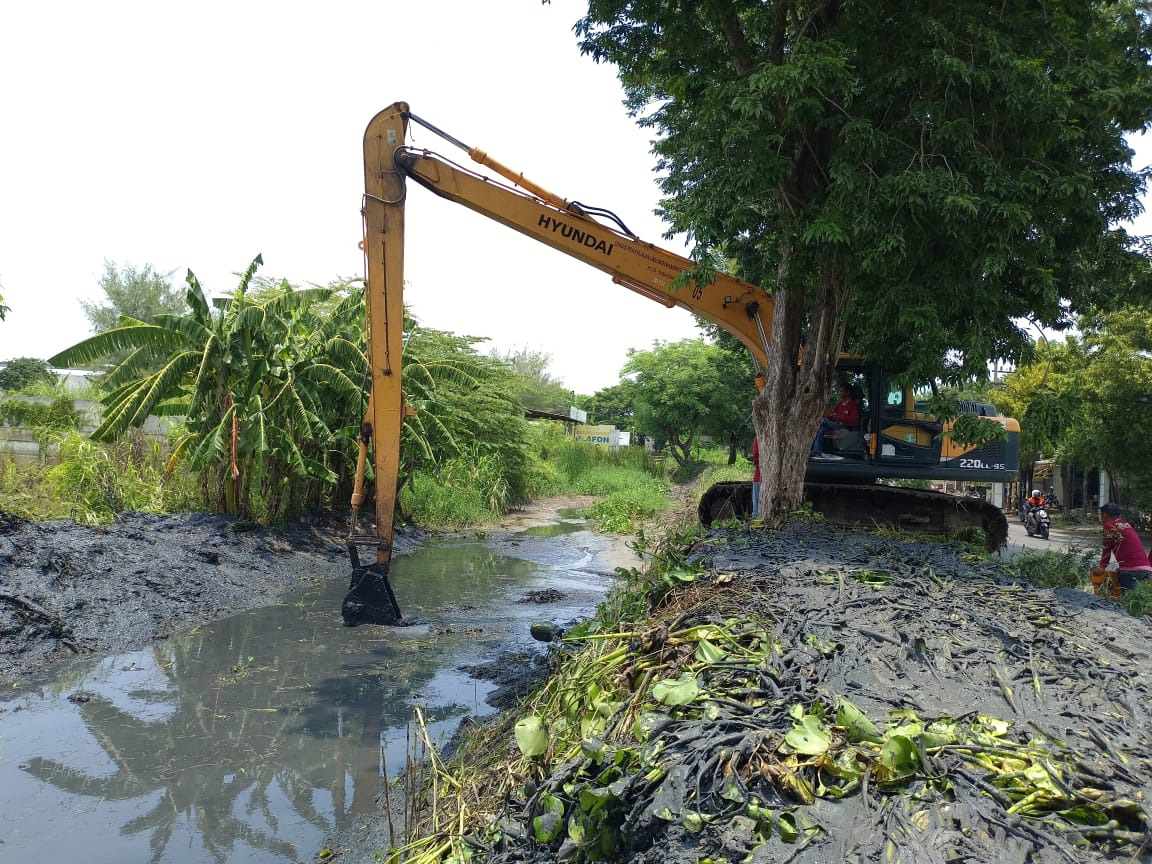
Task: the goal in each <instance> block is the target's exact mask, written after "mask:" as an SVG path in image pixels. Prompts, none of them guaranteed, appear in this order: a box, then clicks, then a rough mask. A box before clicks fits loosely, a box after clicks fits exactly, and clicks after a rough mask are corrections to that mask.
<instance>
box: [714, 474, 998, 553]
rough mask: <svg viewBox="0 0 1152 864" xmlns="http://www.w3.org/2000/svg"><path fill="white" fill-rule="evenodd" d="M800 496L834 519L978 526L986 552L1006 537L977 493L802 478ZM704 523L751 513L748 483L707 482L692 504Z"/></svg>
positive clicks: (933, 527)
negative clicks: (696, 502) (804, 480)
mask: <svg viewBox="0 0 1152 864" xmlns="http://www.w3.org/2000/svg"><path fill="white" fill-rule="evenodd" d="M804 500H805V501H810V502H812V509H813V510H815V511H816V512H818V513H821V514H823V516H824V518H825V519H827V520H828V521H829V522H831V523H832V524H834V525H849V526H852V525H866V526H875V525H888V526H891V527H894V528H900V529H903V530H906V531H918V532H922V533H925V534H942V535H959V536H963V535H964V534H965V533H970V532H972V530H973V529H980V531H982V532H983V536H984V540H985V543H986V545H987V547H988V550H989V551H990V552H994V551H995V550H997V549H1000V548H1001V547H1003V546H1004V545H1005V544H1006V543H1007V542H1008V519H1007V517H1006V516H1005V515H1004V512H1003V511H1002V510H1000V508H998V507H995V506H993V505H992V504H989V503H988V502H986V501H982V500H980V499H979V498H958V497H955V496H953V495H947V494H945V493H943V492H930V491H927V490H921V489H904V488H901V487H897V486H879V485H874V484H855V483H805V484H804ZM697 513H698V515H699V517H700V524H702V525H704V526H705V527H707V526H710V525H711V524H712V523H713V522H718V521H720V520H722V519H731V518H737V519H746V518H748V517H749V516H750V515H751V514H752V484H751V483H750V482H747V481H737V480H732V481H727V482H723V483H717V484H716V485H714V486H712V487H711V488H709V489H708V490H707V491H706V492H705V493H704V494H703V495H702V496H701V498H700V504H699V507H698V508H697Z"/></svg>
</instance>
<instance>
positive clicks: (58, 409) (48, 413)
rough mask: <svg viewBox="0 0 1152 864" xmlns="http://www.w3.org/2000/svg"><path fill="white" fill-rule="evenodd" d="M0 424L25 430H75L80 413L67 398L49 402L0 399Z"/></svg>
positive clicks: (58, 398) (62, 397)
mask: <svg viewBox="0 0 1152 864" xmlns="http://www.w3.org/2000/svg"><path fill="white" fill-rule="evenodd" d="M0 424H3V425H8V426H22V427H24V428H26V429H43V430H52V429H75V428H77V427H79V425H80V412H79V411H77V410H76V408H75V402H74V401H73V400H72V399H71V398H70V397H67V396H60V397H57V398H55V399H53V400H52V401H51V402H42V401H33V400H31V399H20V398H9V399H0Z"/></svg>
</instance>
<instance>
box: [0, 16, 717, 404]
mask: <svg viewBox="0 0 1152 864" xmlns="http://www.w3.org/2000/svg"><path fill="white" fill-rule="evenodd" d="M585 8H586V7H585V5H584V4H583V3H581V2H578V0H553V2H552V3H551V5H547V6H544V5H541V3H540V2H539V0H483V2H477V0H424V2H418V0H409V2H404V3H399V2H395V0H364V2H361V0H330V2H327V3H324V4H317V3H309V4H304V3H292V2H283V0H281V2H275V3H273V2H263V0H261V2H255V0H243V2H241V0H230V2H218V0H201V2H197V3H191V4H172V3H158V2H155V0H150V2H124V0H108V2H103V3H93V2H90V0H85V2H78V0H62V2H54V3H48V2H46V3H36V2H24V3H5V4H3V6H2V7H0V80H2V81H3V82H4V84H3V87H0V129H2V130H3V131H2V132H0V285H2V286H3V288H2V289H0V294H3V296H4V297H5V299H6V302H7V303H8V305H9V306H10V307H11V308H12V311H11V312H10V313H9V315H8V319H7V321H6V322H3V323H0V359H9V358H12V357H18V356H32V357H48V356H51V355H52V354H54V353H56V352H57V351H59V350H61V349H63V348H66V347H68V346H69V345H72V344H74V343H75V342H78V341H79V340H81V339H83V338H85V337H87V336H88V335H89V332H90V331H89V327H88V322H87V319H86V318H85V317H84V315H83V312H82V310H81V308H80V305H79V302H78V301H79V300H80V299H90V300H93V299H101V298H102V295H101V292H100V291H99V287H98V282H99V278H100V275H101V273H102V272H103V269H104V260H105V259H106V258H107V259H109V260H111V261H114V262H115V263H116V264H117V265H119V266H123V265H126V264H134V265H137V266H142V265H144V264H152V265H153V266H154V267H155V268H156V269H157V270H158V271H160V272H167V271H170V270H174V271H176V272H175V274H174V277H173V278H174V282H175V283H176V284H177V285H181V286H182V284H183V279H184V274H185V271H186V270H187V269H188V268H191V269H192V270H193V271H194V272H195V273H196V275H197V276H198V277H199V279H200V282H201V284H202V285H204V287H205V289H206V290H208V291H210V292H214V293H224V292H226V291H228V290H230V289H231V288H233V287H235V285H236V281H237V280H236V277H235V276H234V275H233V274H235V273H237V272H239V271H241V270H243V269H244V268H245V267H246V266H247V264H248V262H249V261H251V259H252V258H253V257H254V256H255V255H256V254H257V253H262V254H263V256H264V262H265V263H264V266H263V267H262V268H261V270H260V273H261V274H262V275H264V276H271V277H276V278H280V277H284V278H287V279H289V280H291V281H293V282H296V283H299V284H307V283H326V282H328V281H330V280H331V279H333V278H335V277H337V276H357V275H361V274H362V268H363V260H362V256H361V253H360V251H359V250H358V249H357V243H358V242H359V240H360V196H361V192H362V180H361V177H362V173H361V171H362V165H361V162H362V157H361V137H362V135H363V132H364V128H365V126H366V125H367V124H368V121H369V120H370V119H371V118H372V116H373V115H374V114H375V113H376V112H377V111H379V110H380V109H382V108H385V107H387V106H388V105H390V104H391V103H392V102H395V101H399V100H404V101H407V102H409V103H410V104H411V106H412V111H413V112H414V113H416V114H418V115H420V116H421V117H423V118H425V119H427V120H428V121H430V122H432V123H434V124H436V125H437V126H439V127H440V128H442V129H444V130H445V131H447V132H448V133H450V134H452V135H454V136H455V137H457V138H459V139H461V140H463V141H465V142H466V143H468V144H470V145H472V146H477V147H480V148H482V149H485V150H487V151H488V153H489V154H490V155H491V156H493V157H494V158H496V159H499V160H500V161H502V162H504V163H505V164H508V165H510V166H512V167H514V168H516V169H517V170H519V171H523V172H524V174H525V175H526V176H527V177H529V178H531V179H532V180H534V181H536V182H537V183H539V184H541V185H542V186H544V187H546V188H548V189H550V190H551V191H554V192H556V193H557V194H559V195H561V196H563V197H565V198H575V199H579V200H581V201H583V202H585V203H588V204H593V205H597V206H602V207H606V208H608V209H610V210H613V211H615V212H616V213H617V214H618V215H620V217H621V218H622V219H623V220H624V221H625V223H627V224H628V225H629V227H631V228H632V230H634V231H636V232H637V233H638V234H639V235H640V236H641V237H643V238H644V239H646V240H650V241H652V242H656V243H659V244H661V245H665V246H668V247H669V248H674V249H676V250H677V251H680V252H683V251H684V248H683V244H681V243H668V242H667V241H662V240H661V239H660V235H661V234H662V232H663V230H664V229H663V224H662V223H661V222H660V220H659V219H658V218H657V217H656V216H654V215H653V213H652V211H653V209H654V208H655V206H656V204H657V202H658V200H659V198H660V192H659V189H658V187H657V185H656V176H655V174H654V173H653V166H654V162H655V160H654V158H653V157H652V156H651V154H650V152H649V146H648V142H649V139H650V137H651V135H650V133H649V132H647V131H645V130H641V129H638V128H637V127H636V125H635V123H634V122H633V121H632V120H631V119H630V118H628V116H627V115H626V113H625V111H624V108H623V106H622V104H621V91H620V87H619V84H618V83H617V80H616V77H615V70H614V68H612V67H607V66H597V65H596V64H594V63H593V62H592V61H591V60H590V59H588V58H584V57H581V56H580V53H579V50H578V48H577V43H576V37H575V35H574V34H573V33H572V29H571V28H572V25H573V24H574V23H575V22H576V20H577V19H578V18H579V17H580V15H581V13H582V12H583V11H584V9H585ZM414 143H415V144H416V145H417V146H428V147H431V148H433V149H437V150H439V151H440V152H444V153H446V154H449V155H452V158H456V156H455V154H454V152H453V151H452V148H449V147H447V145H444V146H441V144H440V142H439V139H436V138H435V137H434V136H432V135H431V134H430V133H427V132H425V131H424V130H422V129H420V128H419V127H416V128H415V139H414ZM459 156H460V157H461V160H462V161H467V157H466V156H465V155H464V154H463V153H460V154H459ZM409 188H410V195H409V198H408V201H409V204H408V213H407V250H406V256H405V259H406V260H405V263H406V281H407V282H408V289H407V291H406V298H405V299H406V300H407V302H408V303H409V305H410V306H411V308H412V309H413V311H414V312H415V314H416V316H417V317H418V318H419V319H420V320H421V321H422V322H423V323H424V324H425V325H427V326H430V327H435V328H438V329H442V330H448V331H451V332H454V333H458V334H461V335H464V334H467V335H475V336H486V337H489V338H490V339H491V343H492V345H494V346H495V347H497V348H498V349H500V350H502V351H504V350H511V349H515V348H519V347H524V346H527V347H529V348H531V349H533V350H542V351H545V352H547V353H549V354H551V355H552V358H553V362H552V365H551V367H550V372H551V373H552V374H553V375H554V376H556V377H558V378H561V379H562V380H563V381H564V382H565V384H566V386H568V387H569V388H570V389H574V390H576V391H578V392H581V393H592V392H594V391H595V390H598V389H600V388H602V387H606V386H610V385H612V384H614V383H616V381H617V380H618V376H619V370H620V367H621V366H622V365H623V364H624V362H625V360H626V352H627V349H628V348H630V347H635V348H641V349H644V348H648V347H650V346H651V344H652V341H653V340H654V339H667V340H676V339H682V338H686V337H693V336H695V335H697V331H696V329H695V327H694V324H693V319H692V316H691V315H689V314H688V313H687V312H685V311H683V310H680V309H672V310H670V309H666V308H664V307H663V306H661V305H659V304H656V303H653V302H652V301H650V300H645V299H643V298H641V297H638V296H636V295H634V294H632V293H631V292H629V291H627V290H626V289H624V288H621V287H619V286H617V285H614V284H613V283H612V282H611V280H610V279H609V278H608V277H607V276H605V275H604V274H602V273H600V272H599V271H597V270H594V269H592V268H590V267H588V266H587V265H584V264H580V263H579V262H576V261H574V260H571V259H569V258H567V257H566V256H564V255H562V254H560V253H558V252H555V251H554V250H552V249H549V248H547V247H544V246H542V245H540V244H537V243H536V242H534V241H532V240H529V239H528V238H526V237H523V236H521V235H520V234H518V233H516V232H514V231H512V230H510V229H508V228H504V227H503V226H500V225H497V224H496V223H494V222H490V221H488V220H486V219H485V218H484V217H481V216H479V215H477V214H475V213H473V212H471V211H469V210H467V209H466V208H463V207H459V206H457V205H453V204H450V203H448V202H446V201H442V200H441V199H439V198H437V197H436V196H434V195H432V194H431V193H429V192H427V191H425V190H424V189H421V188H419V187H418V186H416V185H415V184H410V187H409Z"/></svg>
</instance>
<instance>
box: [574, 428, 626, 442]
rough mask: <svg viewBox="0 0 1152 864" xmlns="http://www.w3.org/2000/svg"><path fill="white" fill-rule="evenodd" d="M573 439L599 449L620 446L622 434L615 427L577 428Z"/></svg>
mask: <svg viewBox="0 0 1152 864" xmlns="http://www.w3.org/2000/svg"><path fill="white" fill-rule="evenodd" d="M572 437H573V438H575V439H576V440H577V441H587V442H588V443H589V444H595V445H596V446H597V447H619V446H620V432H619V430H617V428H616V427H615V426H576V427H575V428H573V430H572Z"/></svg>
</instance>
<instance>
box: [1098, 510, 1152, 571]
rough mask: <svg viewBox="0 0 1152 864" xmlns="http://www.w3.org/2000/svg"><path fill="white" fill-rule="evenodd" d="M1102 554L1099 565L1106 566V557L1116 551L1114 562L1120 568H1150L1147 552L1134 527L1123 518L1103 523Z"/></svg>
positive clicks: (1109, 556)
mask: <svg viewBox="0 0 1152 864" xmlns="http://www.w3.org/2000/svg"><path fill="white" fill-rule="evenodd" d="M1103 530H1104V554H1103V555H1101V556H1100V566H1101V567H1107V566H1108V559H1109V558H1111V557H1112V553H1113V552H1115V553H1116V563H1117V564H1119V565H1120V569H1121V570H1152V564H1149V563H1148V553H1147V552H1145V551H1144V544H1143V543H1141V542H1140V535H1138V534H1137V533H1136V529H1135V528H1133V527H1132V525H1131V524H1130V523H1128V522H1126V521H1125V520H1123V519H1110V520H1108V521H1107V522H1105V523H1104V526H1103Z"/></svg>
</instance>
